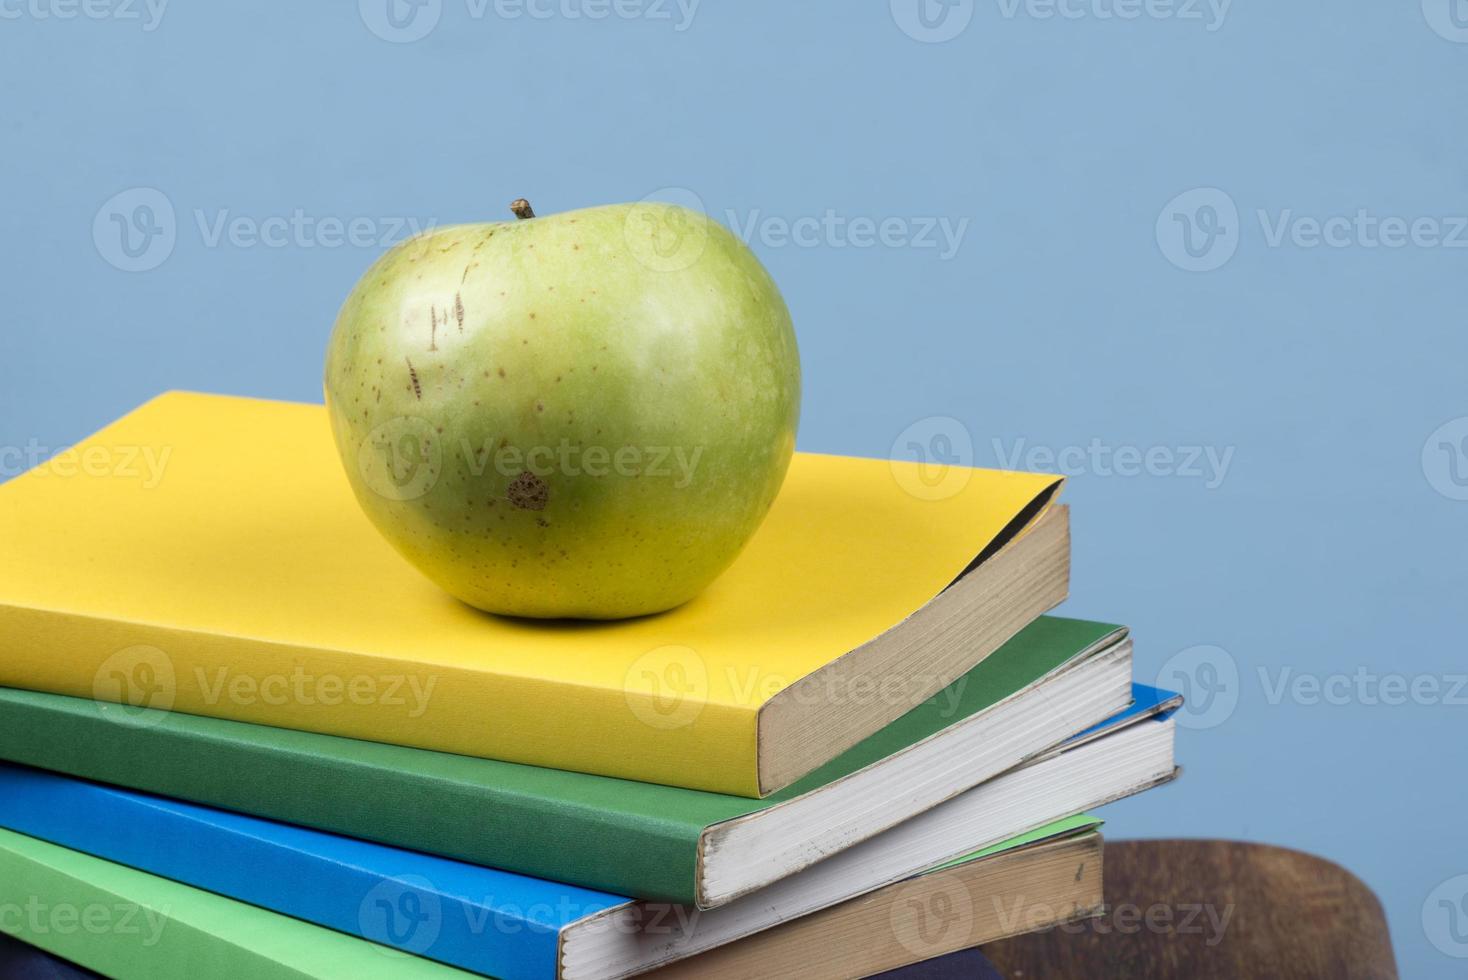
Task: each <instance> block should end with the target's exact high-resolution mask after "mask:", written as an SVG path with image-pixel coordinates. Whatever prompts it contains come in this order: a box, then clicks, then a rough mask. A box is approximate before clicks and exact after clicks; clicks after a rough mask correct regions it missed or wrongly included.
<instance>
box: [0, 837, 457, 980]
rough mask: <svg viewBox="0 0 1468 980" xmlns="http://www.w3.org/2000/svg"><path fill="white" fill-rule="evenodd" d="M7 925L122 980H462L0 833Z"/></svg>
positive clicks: (448, 970)
mask: <svg viewBox="0 0 1468 980" xmlns="http://www.w3.org/2000/svg"><path fill="white" fill-rule="evenodd" d="M0 908H5V909H8V910H9V911H10V914H9V915H6V916H3V917H0V928H3V929H4V931H6V932H8V933H10V934H11V935H14V936H15V937H16V938H17V939H21V940H23V941H25V942H27V943H30V944H31V945H32V946H37V947H39V948H41V949H44V950H46V951H47V952H48V953H53V954H55V955H56V956H59V957H61V958H62V959H66V960H70V961H71V962H73V963H78V964H80V965H82V966H85V967H87V968H88V969H91V970H96V971H97V972H98V973H101V974H104V975H106V976H109V977H117V978H119V980H175V978H176V980H195V978H198V977H249V978H250V980H302V978H303V977H321V978H327V977H332V978H342V980H346V978H351V980H452V978H455V977H460V978H468V977H472V976H474V974H471V973H465V972H464V971H462V970H456V969H454V968H452V967H448V966H444V965H443V964H441V963H434V962H433V961H431V960H425V959H420V958H419V957H416V956H409V955H408V954H406V953H401V952H399V951H397V950H394V949H389V948H388V947H386V946H379V945H377V944H375V943H370V942H368V941H367V940H365V939H358V938H356V937H354V936H348V935H347V934H346V933H341V932H333V931H331V930H330V929H323V928H321V927H320V926H313V925H311V924H310V923H307V922H301V921H299V920H297V919H292V918H290V917H289V916H285V915H279V914H277V913H275V912H269V911H266V910H265V909H261V908H256V907H255V906H253V905H246V904H245V903H243V902H236V901H234V900H233V899H228V898H224V897H222V896H219V895H215V894H213V893H211V892H206V891H201V890H199V889H197V888H191V887H189V886H188V885H181V884H179V883H178V882H174V881H169V880H168V879H166V878H159V877H156V876H154V875H150V874H145V873H144V872H142V871H136V870H134V869H132V868H128V867H124V866H123V865H120V864H113V863H112V862H111V861H104V860H102V859H101V858H95V857H92V856H91V855H89V854H82V853H80V852H78V851H72V850H68V849H67V848H64V847H57V846H56V845H55V844H48V843H46V842H45V841H39V840H36V839H35V838H33V837H26V836H24V835H22V834H16V833H12V832H10V831H8V830H0Z"/></svg>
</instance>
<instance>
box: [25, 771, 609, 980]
mask: <svg viewBox="0 0 1468 980" xmlns="http://www.w3.org/2000/svg"><path fill="white" fill-rule="evenodd" d="M0 826H4V827H5V828H6V829H9V830H14V831H16V832H18V833H22V834H26V835H28V836H31V837H37V838H40V839H42V840H46V841H49V842H51V843H53V844H59V845H61V846H62V847H69V848H71V849H73V850H77V851H83V852H86V853H88V854H93V855H96V856H97V857H101V858H106V859H107V860H110V861H115V862H117V863H118V864H125V865H128V866H130V867H134V868H137V869H139V870H142V871H147V872H150V873H152V874H155V875H159V876H162V877H165V878H172V879H174V880H175V881H180V882H184V883H186V884H190V885H194V886H197V887H199V888H204V889H207V890H209V891H212V892H216V893H218V894H221V895H227V896H229V897H231V898H236V899H239V900H241V901H245V902H249V903H251V904H252V905H258V906H261V907H263V908H267V909H272V910H274V911H277V912H283V913H285V914H286V915H291V916H295V917H296V918H299V919H304V920H306V921H308V922H314V923H317V924H319V925H323V926H327V927H329V928H332V929H336V930H339V931H341V932H345V933H350V934H352V935H357V936H362V937H363V938H366V939H369V940H372V941H374V942H378V943H382V944H384V945H387V946H392V947H395V948H397V949H400V950H403V951H405V952H409V953H414V954H419V955H424V956H428V957H430V958H431V959H435V960H439V961H440V962H444V963H448V964H451V965H453V966H458V967H462V968H464V969H467V970H472V971H474V972H477V973H485V974H489V975H490V976H494V977H499V978H502V980H553V978H554V977H555V976H556V970H557V960H558V957H559V952H560V951H559V940H560V934H561V931H562V930H563V929H564V928H565V927H566V926H568V925H570V924H572V923H574V922H577V921H579V920H582V919H585V918H589V917H593V916H597V915H599V914H601V913H604V912H606V911H607V910H609V909H614V908H617V907H618V906H622V905H625V904H627V903H628V901H629V900H628V899H626V898H623V897H621V896H617V895H608V894H604V893H602V892H596V891H590V890H588V889H585V888H578V887H576V886H573V885H563V884H559V883H556V882H550V881H543V880H541V879H538V878H529V877H525V876H524V875H517V874H510V873H508V872H504V871H496V870H494V869H492V868H481V867H476V866H475V865H471V864H464V863H461V862H459V861H452V860H449V859H447V858H439V857H434V856H431V855H427V854H419V853H417V852H414V851H404V850H399V849H397V848H393V847H386V846H384V845H381V844H371V843H368V842H366V841H359V840H353V839H352V838H349V837H339V836H337V835H335V834H326V833H322V832H320V831H314V830H306V829H304V828H300V827H293V826H290V825H287V824H280V823H275V822H273V821H269V820H261V819H258V818H255V817H247V816H243V815H241V814H236V813H230V812H228V811H224V810H215V809H211V808H209V807H203V806H195V805H193V804H191V803H184V802H181V801H177V800H170V799H165V798H163V797H157V796H150V795H147V794H144V793H135V792H132V791H130V790H123V789H117V788H114V787H111V786H103V785H101V784H98V783H91V782H85V781H82V780H79V779H73V778H71V777H69V776H62V775H58V774H56V773H50V772H44V771H42V770H39V769H31V768H28V767H24V766H17V765H13V764H10V763H0Z"/></svg>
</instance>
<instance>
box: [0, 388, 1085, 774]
mask: <svg viewBox="0 0 1468 980" xmlns="http://www.w3.org/2000/svg"><path fill="white" fill-rule="evenodd" d="M1059 484H1060V480H1059V478H1058V477H1054V476H1047V475H1042V474H1030V473H1009V472H1000V471H993V470H982V469H962V470H959V469H956V468H951V467H950V468H948V469H946V470H942V471H933V470H931V469H924V468H923V466H922V464H918V463H902V462H888V461H885V460H868V459H854V458H847V457H838V456H822V455H812V454H806V453H798V454H797V455H796V457H795V460H794V462H793V463H792V464H791V467H790V472H789V476H788V478H787V479H786V482H785V485H784V488H783V490H782V491H781V493H780V496H779V498H778V499H777V500H776V502H775V504H774V506H773V508H772V509H771V511H770V514H769V517H768V518H767V519H766V521H765V523H764V524H763V526H762V527H761V528H760V530H759V531H758V533H757V534H756V535H755V537H754V539H753V540H752V541H751V542H750V544H749V545H748V547H747V548H746V549H745V551H744V552H743V553H742V554H741V555H740V557H739V558H738V560H737V561H736V562H735V563H734V565H733V566H732V567H731V568H730V569H729V570H728V571H727V572H726V573H725V574H724V575H723V576H721V577H720V578H719V579H718V580H717V581H715V583H714V584H713V585H712V586H711V587H710V588H709V589H708V590H707V591H706V592H705V593H704V594H703V595H701V596H699V597H698V598H696V599H694V600H693V601H692V602H689V603H687V604H686V605H684V606H682V607H679V608H677V609H674V610H672V611H671V612H668V613H664V614H662V615H658V616H651V617H645V618H642V619H635V620H627V621H621V622H598V623H589V622H547V621H528V620H516V619H508V618H503V617H496V616H491V615H488V614H485V613H481V612H478V611H476V610H474V609H472V608H470V607H468V606H466V605H463V604H461V603H459V602H458V601H456V600H454V599H453V598H451V597H449V596H448V595H446V594H445V593H443V592H442V591H440V590H439V589H438V588H437V587H436V586H434V585H433V584H432V583H430V582H429V581H428V580H427V579H425V578H423V577H422V576H421V575H420V574H419V573H418V572H417V571H415V570H414V569H413V568H412V567H411V566H410V565H408V563H407V562H405V561H404V560H403V559H402V558H400V557H399V556H398V555H397V554H396V553H395V552H394V551H393V550H392V549H391V547H390V546H389V545H388V544H387V543H386V541H384V540H383V539H382V538H381V537H380V536H379V535H378V533H377V532H376V531H375V530H374V529H373V527H372V526H371V525H370V524H369V523H368V522H367V519H366V518H365V517H364V516H363V514H362V512H361V510H360V509H359V507H358V505H357V503H356V500H355V499H354V498H353V496H352V492H351V489H350V488H349V486H348V484H347V480H346V478H345V475H344V474H343V472H342V470H341V463H340V461H339V458H338V456H337V453H336V450H335V447H334V445H333V442H332V437H331V433H330V431H329V426H328V422H327V417H326V412H325V410H324V409H323V408H321V407H320V406H316V405H300V404H290V403H280V402H266V401H257V400H251V399H242V398H229V397H221V396H210V395H198V394H187V393H173V394H168V395H164V396H162V397H160V398H158V399H155V400H154V401H152V402H150V403H148V404H147V405H145V406H143V407H142V408H140V409H138V410H137V411H135V412H133V413H132V414H130V415H128V416H126V417H125V418H123V419H122V420H121V421H119V422H117V423H115V424H113V425H112V426H110V427H108V428H107V429H104V430H103V431H102V432H100V433H98V434H97V435H96V436H94V437H92V438H90V439H88V440H86V441H85V442H83V443H81V444H79V445H78V446H76V447H74V448H73V449H71V450H68V451H66V452H64V453H61V454H59V455H58V456H56V457H55V458H53V459H52V460H51V461H50V462H48V463H46V464H44V465H42V466H40V467H38V468H36V469H34V470H32V471H30V472H29V473H26V474H24V475H23V476H20V477H18V478H16V479H15V480H12V481H11V482H10V483H8V484H6V485H4V486H0V541H3V542H4V543H3V545H0V549H3V554H4V560H3V561H0V685H3V686H10V687H20V688H26V689H31V690H40V691H51V692H56V693H61V694H69V695H74V696H81V697H89V698H94V699H96V700H97V701H98V702H99V710H105V711H108V712H110V713H111V715H114V716H117V717H119V719H120V721H121V722H123V723H124V724H137V723H138V720H137V719H138V718H139V717H142V716H141V715H140V714H136V713H135V714H134V715H129V713H128V708H129V706H146V707H153V708H167V709H172V710H177V711H183V712H188V713H192V714H201V715H211V716H216V717H222V718H231V719H236V720H240V721H247V722H255V723H260V724H266V725H274V726H278V727H283V728H294V729H300V730H306V731H317V732H326V733H330V734H336V735H345V736H350V737H354V738H363V739H371V740H374V741H381V742H391V743H394V744H400V745H411V746H417V747H422V748H429V749H437V750H442V751H448V752H456V753H461V754H465V755H474V756H482V757H486V758H495V759H503V760H507V761H511V762H520V763H528V764H531V765H537V766H547V767H552V768H559V769H573V770H579V771H583V772H592V773H600V774H603V775H609V776H617V777H623V778H630V779H638V780H644V781H648V782H657V783H666V784H670V785H677V786H686V787H690V788H695V789H704V790H710V791H714V792H721V793H730V794H736V795H742V796H750V797H755V796H761V795H764V794H766V793H769V792H772V791H774V790H776V789H779V788H780V787H782V786H784V785H786V784H788V783H789V782H791V781H793V780H794V779H795V778H798V777H799V776H800V775H803V774H804V773H805V772H809V771H810V770H811V769H813V768H815V767H816V766H817V765H820V764H821V763H823V762H825V761H827V760H828V759H830V758H831V757H833V756H835V755H836V754H838V753H839V752H840V751H842V750H844V749H845V748H847V747H849V746H850V745H851V744H854V743H855V742H856V741H859V740H860V739H861V738H864V737H865V736H866V735H869V734H871V732H873V731H875V730H877V729H878V728H880V727H882V726H883V725H885V724H886V723H887V722H889V721H891V720H892V719H893V718H895V717H897V716H898V715H900V714H902V713H903V712H905V711H906V710H907V709H908V708H910V707H912V706H915V705H916V704H917V703H919V702H920V701H921V700H923V699H926V698H928V697H930V696H932V695H933V694H934V693H935V692H937V691H939V690H941V689H942V688H943V687H944V686H945V685H947V684H949V683H951V682H952V681H953V680H954V679H955V678H957V677H959V676H960V675H962V674H963V673H964V672H966V671H967V670H968V669H970V668H971V667H972V666H973V665H974V664H975V663H977V662H978V661H979V660H981V659H982V658H983V657H984V656H986V655H987V654H988V653H989V652H990V651H991V650H992V649H993V648H994V647H996V646H998V645H999V644H1000V643H1002V642H1003V641H1004V640H1005V639H1007V638H1008V637H1009V636H1010V635H1012V634H1013V633H1014V632H1015V631H1017V630H1018V629H1019V628H1021V627H1022V626H1023V625H1025V623H1026V622H1028V621H1029V620H1030V619H1032V618H1033V617H1034V616H1035V615H1038V613H1039V612H1042V611H1043V610H1044V609H1045V608H1048V607H1049V606H1052V605H1054V604H1055V603H1056V602H1058V601H1060V599H1061V598H1063V597H1064V593H1065V587H1066V569H1067V568H1068V556H1069V551H1068V545H1069V539H1068V535H1067V534H1066V528H1065V514H1064V508H1060V507H1050V506H1049V504H1050V501H1051V500H1052V499H1053V496H1054V494H1055V493H1056V492H1057V490H1058V487H1059ZM1047 528H1049V529H1050V530H1048V531H1047V530H1046V529H1047ZM1026 542H1033V543H1030V544H1027V543H1026ZM985 576H987V578H985ZM970 582H973V583H977V584H974V585H969V584H967V583H970ZM949 596H953V597H954V598H951V599H950V598H948V597H949ZM818 681H819V682H820V683H817V682H818Z"/></svg>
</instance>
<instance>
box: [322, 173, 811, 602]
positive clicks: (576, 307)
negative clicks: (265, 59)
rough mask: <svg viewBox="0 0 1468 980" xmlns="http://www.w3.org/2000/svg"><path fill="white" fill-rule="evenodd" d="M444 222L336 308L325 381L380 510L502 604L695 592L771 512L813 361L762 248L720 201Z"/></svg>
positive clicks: (384, 519)
mask: <svg viewBox="0 0 1468 980" xmlns="http://www.w3.org/2000/svg"><path fill="white" fill-rule="evenodd" d="M512 209H513V210H514V211H515V213H516V215H517V216H518V218H517V220H512V221H507V222H498V223H492V224H475V225H460V226H457V227H445V228H439V229H435V230H433V231H431V232H428V233H426V234H423V235H420V236H418V237H415V238H413V239H411V240H409V241H407V242H405V243H403V244H401V245H399V246H397V247H396V248H394V249H392V250H391V251H389V252H388V253H387V254H385V255H384V256H383V257H382V258H381V259H379V260H378V261H377V263H376V264H374V265H373V266H372V267H371V268H370V269H369V270H368V271H367V273H366V275H364V276H363V277H362V279H361V281H360V282H358V283H357V285H356V287H355V288H354V289H353V290H352V293H351V295H350V296H348V297H347V300H346V303H345V304H344V305H343V307H342V310H341V313H340V314H339V316H338V317H337V321H336V327H335V329H334V332H333V334H332V338H331V343H330V349H329V351H328V354H327V360H326V401H327V406H328V408H329V410H330V416H331V423H332V430H333V433H334V434H335V437H336V444H337V448H338V449H339V451H340V453H341V456H342V460H343V462H344V464H345V466H346V472H347V477H348V479H349V480H350V481H351V484H352V488H353V490H354V491H355V493H356V496H357V499H358V501H360V502H361V505H362V507H363V509H364V510H365V511H366V513H367V516H368V518H370V519H371V521H372V523H373V524H374V525H376V527H377V528H378V530H379V531H381V532H382V534H383V535H384V536H385V537H386V538H387V540H388V541H389V542H391V543H392V545H393V546H394V547H395V548H396V549H397V550H398V551H399V552H400V553H401V554H402V555H403V556H404V557H405V558H407V560H408V561H410V562H411V563H412V564H413V565H415V566H417V567H418V568H419V569H420V570H421V571H422V572H423V573H424V574H425V575H427V576H428V577H429V578H430V579H432V580H433V581H435V582H437V583H438V584H439V585H440V586H442V587H443V588H444V589H445V590H446V591H448V592H449V593H450V594H452V595H454V596H457V597H458V598H459V599H461V600H463V601H464V602H467V603H469V604H470V605H472V606H475V607H477V608H479V609H483V610H486V611H489V612H494V613H502V614H508V615H516V616H534V617H575V618H584V619H618V618H623V617H628V616H637V615H643V614H646V613H654V612H659V611H662V610H665V609H670V608H672V607H674V606H677V605H679V604H681V603H684V602H686V601H688V600H689V599H692V598H693V597H694V596H696V595H698V594H699V593H700V592H702V591H703V590H704V588H705V587H707V586H708V585H709V584H710V583H711V582H713V581H714V579H715V578H717V577H718V575H719V574H720V573H721V572H723V571H724V569H726V568H727V567H728V566H729V565H730V563H732V562H733V561H734V559H735V557H736V556H737V555H738V554H739V551H740V549H742V548H743V547H744V545H745V544H746V543H747V542H748V540H749V538H750V537H751V535H753V534H754V532H755V530H756V528H758V526H759V524H760V522H761V521H762V520H763V519H764V517H765V514H766V513H767V512H768V510H769V507H770V504H771V502H772V501H773V500H774V499H775V494H776V493H777V492H778V491H779V489H780V484H781V482H782V481H783V480H784V478H785V471H786V469H787V468H788V467H789V464H790V458H791V455H792V453H793V452H794V448H795V431H796V424H797V422H798V419H799V413H800V359H799V354H798V353H797V351H796V346H795V334H794V330H793V328H792V326H791V323H790V313H789V311H788V310H787V308H786V306H785V302H784V300H783V299H782V298H781V296H780V292H779V290H778V289H777V288H776V287H775V283H774V281H773V280H772V279H771V278H770V276H769V273H767V272H766V271H765V269H764V267H763V266H761V265H760V263H759V260H758V259H756V258H755V256H754V254H753V253H752V252H750V250H749V249H748V248H747V247H746V246H745V245H744V243H743V242H741V241H739V239H737V238H736V237H734V235H732V234H730V232H729V231H728V230H727V229H725V228H724V227H723V226H722V225H720V224H718V223H717V222H715V221H713V220H711V219H709V218H708V217H707V216H705V215H703V214H699V213H697V212H694V211H691V210H688V209H686V208H681V207H677V206H674V205H669V204H661V203H639V204H621V205H609V206H606V207H595V208H588V209H585V210H581V211H570V212H566V213H563V214H556V215H547V216H543V217H536V216H535V215H534V214H533V213H532V212H531V210H530V207H529V205H528V204H526V203H525V202H524V201H517V202H515V204H514V205H512Z"/></svg>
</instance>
